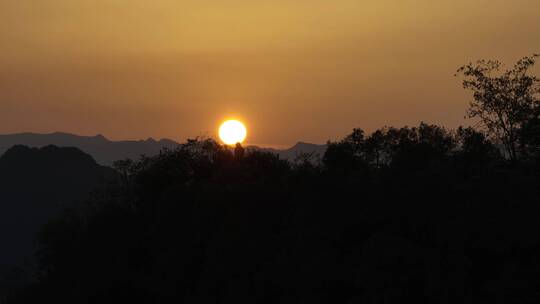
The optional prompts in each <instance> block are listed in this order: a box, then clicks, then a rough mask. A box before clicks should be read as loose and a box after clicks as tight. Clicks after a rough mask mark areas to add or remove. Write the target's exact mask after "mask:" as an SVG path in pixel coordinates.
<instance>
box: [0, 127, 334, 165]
mask: <svg viewBox="0 0 540 304" xmlns="http://www.w3.org/2000/svg"><path fill="white" fill-rule="evenodd" d="M16 145H23V146H28V147H34V148H41V147H45V146H48V145H54V146H58V147H74V148H77V149H79V150H81V151H83V152H85V153H87V154H89V155H91V156H92V157H93V158H94V159H95V160H96V162H97V163H99V164H101V165H106V166H111V165H112V164H113V162H114V161H117V160H121V159H126V158H129V159H133V160H136V159H139V158H140V156H141V155H147V156H153V155H157V154H158V153H159V152H160V151H161V150H162V149H175V148H176V147H178V146H179V145H180V144H179V143H178V142H176V141H174V140H171V139H168V138H162V139H159V140H156V139H154V138H152V137H149V138H147V139H141V140H119V141H114V140H110V139H108V138H107V137H105V136H104V135H102V134H97V135H95V136H84V135H77V134H73V133H66V132H53V133H33V132H23V133H13V134H5V135H0V155H2V154H4V152H6V151H7V150H8V149H10V148H11V147H13V146H16ZM248 148H250V149H256V150H261V151H266V152H272V153H275V154H278V155H279V156H280V158H282V159H286V160H290V161H294V160H295V159H296V157H297V156H299V155H300V154H304V153H313V154H315V156H318V157H322V155H323V154H324V152H325V151H326V145H325V144H322V145H320V144H312V143H307V142H303V141H298V142H297V143H296V144H295V145H293V146H292V147H290V148H288V149H274V148H267V147H259V146H248Z"/></svg>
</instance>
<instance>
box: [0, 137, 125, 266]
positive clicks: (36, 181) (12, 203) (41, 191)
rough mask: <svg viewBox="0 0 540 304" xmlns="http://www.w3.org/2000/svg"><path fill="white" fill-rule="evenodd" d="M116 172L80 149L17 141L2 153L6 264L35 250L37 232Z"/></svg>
mask: <svg viewBox="0 0 540 304" xmlns="http://www.w3.org/2000/svg"><path fill="white" fill-rule="evenodd" d="M115 175H116V173H115V172H114V170H112V169H110V168H106V167H102V166H100V165H98V164H97V163H96V162H95V161H94V159H93V158H92V157H91V156H90V155H88V154H85V153H83V152H81V151H80V150H78V149H75V148H59V147H56V146H46V147H43V148H29V147H25V146H14V147H12V148H10V149H9V150H7V151H6V152H5V153H4V154H3V155H2V156H0V185H1V187H0V202H1V203H0V223H1V229H0V243H1V244H2V250H1V251H0V266H3V267H7V266H9V265H21V264H22V263H23V262H25V261H26V260H28V259H30V258H31V257H32V256H33V254H34V249H35V240H36V233H37V231H38V230H39V228H40V227H41V226H42V225H43V224H45V223H46V222H47V221H49V220H50V219H51V218H53V217H54V216H59V215H60V213H61V211H63V210H64V209H66V208H73V207H75V206H76V205H77V204H79V203H80V202H81V201H82V200H85V199H87V197H88V195H89V194H90V192H91V191H92V190H93V189H94V188H95V187H96V186H98V185H99V184H105V183H108V182H110V181H111V180H112V178H113V177H114V176H115Z"/></svg>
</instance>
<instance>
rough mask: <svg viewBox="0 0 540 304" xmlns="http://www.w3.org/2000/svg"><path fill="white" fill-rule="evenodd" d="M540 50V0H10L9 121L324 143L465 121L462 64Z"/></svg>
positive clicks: (5, 129) (115, 133)
mask: <svg viewBox="0 0 540 304" xmlns="http://www.w3.org/2000/svg"><path fill="white" fill-rule="evenodd" d="M534 52H540V1H538V0H445V1H443V0H289V1H285V0H267V1H263V0H214V1H210V0H185V1H182V0H170V1H169V0H0V133H14V132H23V131H33V132H53V131H65V132H72V133H78V134H83V135H95V134H98V133H102V134H104V135H105V136H107V137H109V138H112V139H139V138H146V137H149V136H152V137H155V138H162V137H169V138H173V139H175V140H184V139H185V138H186V137H193V136H197V135H205V134H206V135H210V136H214V135H215V133H216V130H217V126H218V123H219V121H220V120H221V119H223V118H226V117H229V116H235V117H239V118H243V119H244V120H245V122H246V123H247V125H248V127H249V138H248V140H249V142H250V143H255V144H269V145H288V144H292V143H294V142H296V141H298V140H304V141H310V142H325V141H326V140H327V139H337V138H340V137H342V136H344V135H346V134H347V133H348V132H349V131H350V130H351V129H352V128H354V127H362V128H364V129H366V130H373V129H374V128H378V127H381V126H384V125H394V126H402V125H405V124H409V125H411V124H417V123H418V122H419V121H420V120H424V121H427V122H431V123H438V124H443V125H446V126H449V127H455V126H457V125H459V124H462V123H464V119H463V116H464V113H465V110H466V107H467V103H468V101H469V99H470V97H469V95H468V94H467V93H466V92H465V91H463V89H462V88H461V85H460V80H459V79H458V78H455V77H454V76H453V75H454V72H455V70H456V69H457V68H458V67H459V66H460V65H462V64H465V63H468V62H469V61H471V60H476V59H479V58H496V59H500V60H502V61H505V62H507V63H508V64H511V63H512V62H514V61H515V60H516V59H518V58H519V57H521V56H525V55H530V54H532V53H534Z"/></svg>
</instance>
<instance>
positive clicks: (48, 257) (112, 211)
mask: <svg viewBox="0 0 540 304" xmlns="http://www.w3.org/2000/svg"><path fill="white" fill-rule="evenodd" d="M533 63H534V57H531V58H524V59H523V60H522V61H520V62H518V64H517V65H516V66H515V67H514V69H512V70H510V71H507V72H505V73H503V74H502V75H501V76H497V77H492V76H490V73H489V72H490V71H492V70H493V69H497V68H498V64H497V63H496V62H479V63H478V64H477V65H469V66H465V67H464V68H463V69H461V70H460V72H462V73H463V75H464V76H465V82H464V85H465V87H466V88H470V89H472V90H473V91H474V102H473V103H472V104H471V109H470V112H469V114H470V115H471V116H472V117H476V118H478V121H479V123H480V124H479V126H482V127H483V128H476V129H474V128H459V129H457V130H453V131H451V130H447V129H445V128H442V127H439V126H435V125H429V124H424V123H422V124H420V125H419V126H417V127H412V128H411V127H404V128H399V129H398V128H383V129H380V130H377V131H375V132H373V133H371V134H369V135H368V134H364V132H363V131H362V130H360V129H356V130H354V131H353V132H352V133H351V134H350V135H348V136H346V137H345V138H344V139H343V140H341V141H339V142H331V143H329V146H328V150H327V152H326V154H325V155H324V157H323V158H322V159H321V160H320V162H319V161H317V160H315V159H313V157H311V156H310V155H299V157H298V160H297V161H296V162H294V163H291V162H287V161H283V160H280V159H279V158H278V157H277V156H275V155H273V154H271V153H264V152H260V151H256V150H248V151H245V150H244V149H243V148H242V147H241V146H237V147H236V149H234V151H233V150H232V149H229V148H226V147H223V146H221V145H219V144H217V143H216V142H214V141H213V140H192V141H188V142H187V143H185V144H183V145H181V146H180V147H179V148H178V149H176V150H165V151H163V152H162V153H161V154H160V155H158V156H155V157H143V158H141V159H140V160H139V161H130V160H126V161H119V162H116V164H115V167H116V170H117V172H118V174H117V178H115V179H114V181H112V182H111V183H110V184H108V185H107V186H106V187H102V188H100V189H99V190H97V191H95V192H94V194H93V196H92V198H91V199H89V200H88V202H87V204H85V205H84V206H83V207H81V208H75V209H72V210H69V211H67V212H66V213H65V214H63V216H61V217H59V218H57V219H55V220H54V221H51V222H50V223H48V224H47V225H46V226H45V227H44V228H43V229H42V231H41V233H40V235H39V250H38V253H37V259H38V262H37V265H36V269H35V270H34V273H35V274H34V276H35V278H34V280H33V281H32V284H30V285H29V286H27V287H25V288H22V289H20V290H15V291H13V292H12V294H11V295H10V296H9V297H8V298H7V299H6V301H7V302H8V303H34V302H51V303H52V302H54V303H136V302H146V303H407V302H409V301H410V302H412V303H537V302H538V299H540V234H539V233H538V232H539V231H540V221H539V220H538V219H539V214H540V199H539V198H540V104H539V102H538V99H537V94H538V87H537V84H538V81H537V80H536V78H534V77H531V76H528V75H527V70H528V68H529V67H530V66H532V64H533Z"/></svg>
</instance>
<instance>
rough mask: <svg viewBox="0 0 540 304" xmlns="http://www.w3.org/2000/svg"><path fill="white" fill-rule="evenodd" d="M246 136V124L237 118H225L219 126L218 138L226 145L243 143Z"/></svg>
mask: <svg viewBox="0 0 540 304" xmlns="http://www.w3.org/2000/svg"><path fill="white" fill-rule="evenodd" d="M246 136H247V129H246V126H244V124H243V123H242V122H240V121H238V120H234V119H233V120H227V121H225V122H224V123H222V124H221V126H220V127H219V138H220V139H221V141H223V143H225V144H226V145H235V144H237V143H243V142H244V140H245V139H246Z"/></svg>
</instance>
